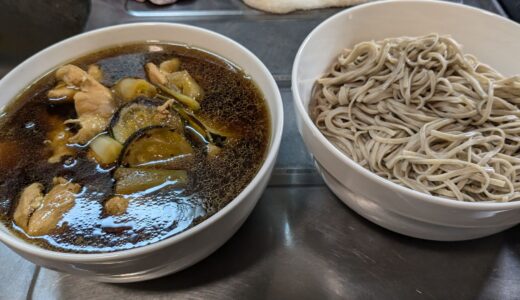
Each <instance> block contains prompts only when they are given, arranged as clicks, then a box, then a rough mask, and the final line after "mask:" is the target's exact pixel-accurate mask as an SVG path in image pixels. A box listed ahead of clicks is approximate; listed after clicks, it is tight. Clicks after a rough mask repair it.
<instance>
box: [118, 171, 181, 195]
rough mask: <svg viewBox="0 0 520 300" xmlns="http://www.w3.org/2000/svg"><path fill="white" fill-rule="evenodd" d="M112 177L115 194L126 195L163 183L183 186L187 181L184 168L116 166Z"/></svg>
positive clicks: (162, 184)
mask: <svg viewBox="0 0 520 300" xmlns="http://www.w3.org/2000/svg"><path fill="white" fill-rule="evenodd" d="M114 179H115V180H116V185H115V192H116V194H119V195H128V194H133V193H137V192H143V191H146V190H148V189H151V188H154V187H159V186H165V185H167V186H170V187H175V188H183V187H185V186H186V185H187V183H188V173H187V172H186V171H185V170H155V169H144V168H118V169H117V170H116V171H115V172H114Z"/></svg>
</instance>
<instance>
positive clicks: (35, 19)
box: [0, 0, 90, 78]
mask: <svg viewBox="0 0 520 300" xmlns="http://www.w3.org/2000/svg"><path fill="white" fill-rule="evenodd" d="M89 13H90V1H89V0H60V1H32V0H2V4H1V9H0V78H1V77H2V76H3V75H5V74H6V73H7V72H8V71H9V70H10V69H12V68H13V67H14V66H16V65H17V64H18V63H20V62H22V61H23V60H24V59H26V58H27V57H29V56H30V55H32V54H34V53H36V52H38V51H40V50H41V49H43V48H45V47H47V46H49V45H52V44H54V43H56V42H58V41H61V40H63V39H65V38H67V37H70V36H73V35H75V34H78V33H80V32H82V31H83V28H84V26H85V23H86V21H87V18H88V15H89Z"/></svg>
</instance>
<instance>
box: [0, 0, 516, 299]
mask: <svg viewBox="0 0 520 300" xmlns="http://www.w3.org/2000/svg"><path fill="white" fill-rule="evenodd" d="M6 1H7V2H9V1H10V0H6ZM11 2H13V1H11ZM52 2H59V0H56V1H52ZM65 2H66V1H65ZM68 2H71V1H68ZM454 2H460V1H454ZM13 3H14V2H13ZM71 3H72V2H71ZM464 3H465V4H469V5H473V6H477V7H482V8H484V9H487V10H489V11H491V12H494V13H498V14H503V11H502V10H501V8H500V6H499V5H498V4H497V2H496V1H495V0H491V1H490V0H468V1H464ZM69 4H70V3H69ZM337 11H338V10H337V9H324V10H318V11H311V12H297V13H294V14H290V15H281V16H275V15H267V14H263V13H261V12H258V11H255V10H252V9H250V8H248V7H246V6H245V5H243V4H242V2H241V1H239V0H228V1H224V0H219V1H217V0H213V1H212V0H196V1H195V0H184V1H181V2H180V3H179V5H174V6H171V7H167V8H162V9H157V8H153V7H151V6H147V5H145V4H140V3H134V2H133V1H129V2H127V1H126V0H92V1H91V7H90V14H89V15H88V18H87V19H86V24H85V28H84V30H92V29H96V28H100V27H105V26H109V25H114V24H120V23H128V22H137V21H167V22H182V23H187V24H194V25H198V26H201V27H204V28H208V29H211V30H214V31H217V32H220V33H222V34H224V35H227V36H229V37H231V38H233V39H235V40H236V41H238V42H240V43H242V44H243V45H244V46H246V47H247V48H249V49H250V50H252V51H253V52H254V53H255V54H256V55H257V56H258V57H259V58H260V59H261V60H262V61H263V62H264V63H265V64H266V65H267V66H268V68H269V69H270V70H271V72H272V73H273V74H274V75H275V78H276V79H277V82H278V85H279V87H280V90H281V92H282V97H283V101H284V108H285V118H286V122H285V129H284V130H285V132H284V136H283V141H282V148H281V151H280V155H279V159H278V162H277V164H276V169H275V172H274V175H273V177H272V179H271V182H270V185H269V187H268V188H267V190H266V192H265V193H264V195H263V196H262V198H261V200H260V202H259V204H258V206H257V207H256V208H255V210H254V211H253V213H252V215H251V216H250V217H249V219H248V220H247V221H246V223H245V224H244V225H243V227H242V228H241V229H240V230H239V231H238V233H237V234H236V235H235V236H233V237H232V238H231V240H230V241H229V242H228V243H226V244H225V245H224V246H223V247H222V248H220V249H219V250H218V251H217V252H215V253H214V254H213V255H211V256H210V257H208V258H207V259H205V260H204V261H202V262H200V263H198V264H196V265H195V266H193V267H191V268H189V269H187V270H185V271H182V272H180V273H177V274H174V275H171V276H167V277H164V278H160V279H157V280H152V281H148V282H142V283H133V284H117V285H116V284H104V283H97V282H91V281H88V280H85V279H83V278H80V277H76V276H71V275H67V274H62V273H58V272H55V271H52V270H48V269H43V268H40V267H37V266H34V265H33V264H31V263H29V262H27V261H25V260H24V259H22V258H21V257H19V256H17V255H16V254H14V253H13V252H11V251H10V250H9V249H7V248H6V247H5V246H3V245H0V299H26V298H29V299H86V298H87V299H88V298H95V299H114V298H123V299H142V298H152V299H170V298H182V299H242V298H243V299H293V298H294V299H337V298H347V299H415V298H417V299H520V284H519V282H520V227H519V226H517V227H515V228H512V229H510V230H508V231H506V232H503V233H500V234H496V235H494V236H491V237H488V238H483V239H479V240H474V241H468V242H450V243H447V242H430V241H423V240H418V239H413V238H408V237H405V236H402V235H398V234H395V233H393V232H390V231H387V230H385V229H383V228H381V227H378V226H377V225H374V224H372V223H370V222H368V221H366V220H365V219H363V218H361V217H360V216H358V215H357V214H356V213H354V212H353V211H352V210H350V209H349V208H348V207H346V206H345V205H343V204H342V203H341V202H340V201H339V200H338V199H337V198H336V197H335V196H334V195H333V194H332V193H331V192H330V191H329V190H328V189H327V187H326V186H325V185H324V184H323V181H322V180H321V179H320V178H319V176H318V175H317V173H316V171H315V169H314V167H313V164H312V159H311V157H310V156H309V155H308V154H307V152H306V150H305V147H304V145H303V143H302V141H301V139H300V137H299V134H298V132H297V129H296V124H295V117H294V113H293V108H292V95H291V91H290V71H291V66H292V62H293V58H294V55H295V53H296V50H297V48H298V46H299V45H300V43H301V42H302V41H303V39H304V38H305V36H306V35H307V34H308V33H309V32H310V31H311V30H312V29H313V28H314V27H315V26H316V25H317V24H319V23H320V22H321V21H322V20H323V19H325V18H327V17H328V16H330V15H332V14H334V13H335V12H337ZM86 13H88V11H86ZM79 16H81V14H79ZM78 18H80V17H78ZM0 54H1V52H0ZM0 56H1V55H0ZM13 61H15V60H13ZM9 63H10V62H7V63H6V62H5V61H4V62H2V61H0V75H1V73H2V72H1V71H2V70H8V69H10V68H12V65H9Z"/></svg>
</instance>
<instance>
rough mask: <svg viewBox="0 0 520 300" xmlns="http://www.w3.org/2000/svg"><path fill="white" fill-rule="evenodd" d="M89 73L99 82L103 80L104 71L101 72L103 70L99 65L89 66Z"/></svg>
mask: <svg viewBox="0 0 520 300" xmlns="http://www.w3.org/2000/svg"><path fill="white" fill-rule="evenodd" d="M87 73H88V75H90V76H92V78H94V79H95V80H97V81H101V80H103V71H101V68H100V67H99V66H98V65H90V66H88V69H87Z"/></svg>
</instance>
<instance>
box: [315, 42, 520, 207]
mask: <svg viewBox="0 0 520 300" xmlns="http://www.w3.org/2000/svg"><path fill="white" fill-rule="evenodd" d="M311 116H312V118H313V120H315V123H316V125H317V126H318V128H319V129H320V130H321V132H322V133H323V134H324V135H325V136H326V137H327V138H328V139H329V140H330V141H332V142H333V143H334V144H335V145H336V146H337V147H338V148H339V149H341V150H342V151H343V152H344V153H346V154H347V155H348V156H349V157H350V158H351V159H353V160H354V161H356V162H357V163H359V164H360V165H361V166H363V167H365V168H367V169H369V170H371V171H372V172H374V173H376V174H378V175H380V176H383V177H385V178H387V179H389V180H391V181H393V182H396V183H398V184H401V185H404V186H407V187H409V188H411V189H414V190H417V191H420V192H424V193H427V194H432V195H437V196H443V197H448V198H453V199H457V200H461V201H502V202H505V201H514V200H517V199H520V150H519V149H520V76H514V77H504V76H502V75H501V74H499V73H498V72H497V71H495V70H493V69H492V68H490V67H489V66H487V65H485V64H482V63H480V62H479V61H478V60H477V59H476V58H475V57H473V56H471V55H467V54H463V53H462V51H461V47H460V45H459V44H457V42H456V41H454V40H453V39H451V38H450V37H447V36H439V35H437V34H431V35H427V36H423V37H413V38H411V37H400V38H391V39H386V40H382V41H377V42H374V41H370V42H362V43H359V44H357V45H356V46H355V47H354V48H353V49H346V50H343V52H342V53H341V54H340V55H339V57H338V58H337V60H336V61H335V63H334V64H333V66H332V67H331V69H330V71H329V73H327V74H326V75H325V76H324V77H323V78H321V79H319V80H318V81H317V84H316V87H315V91H314V94H313V101H312V102H311Z"/></svg>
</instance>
